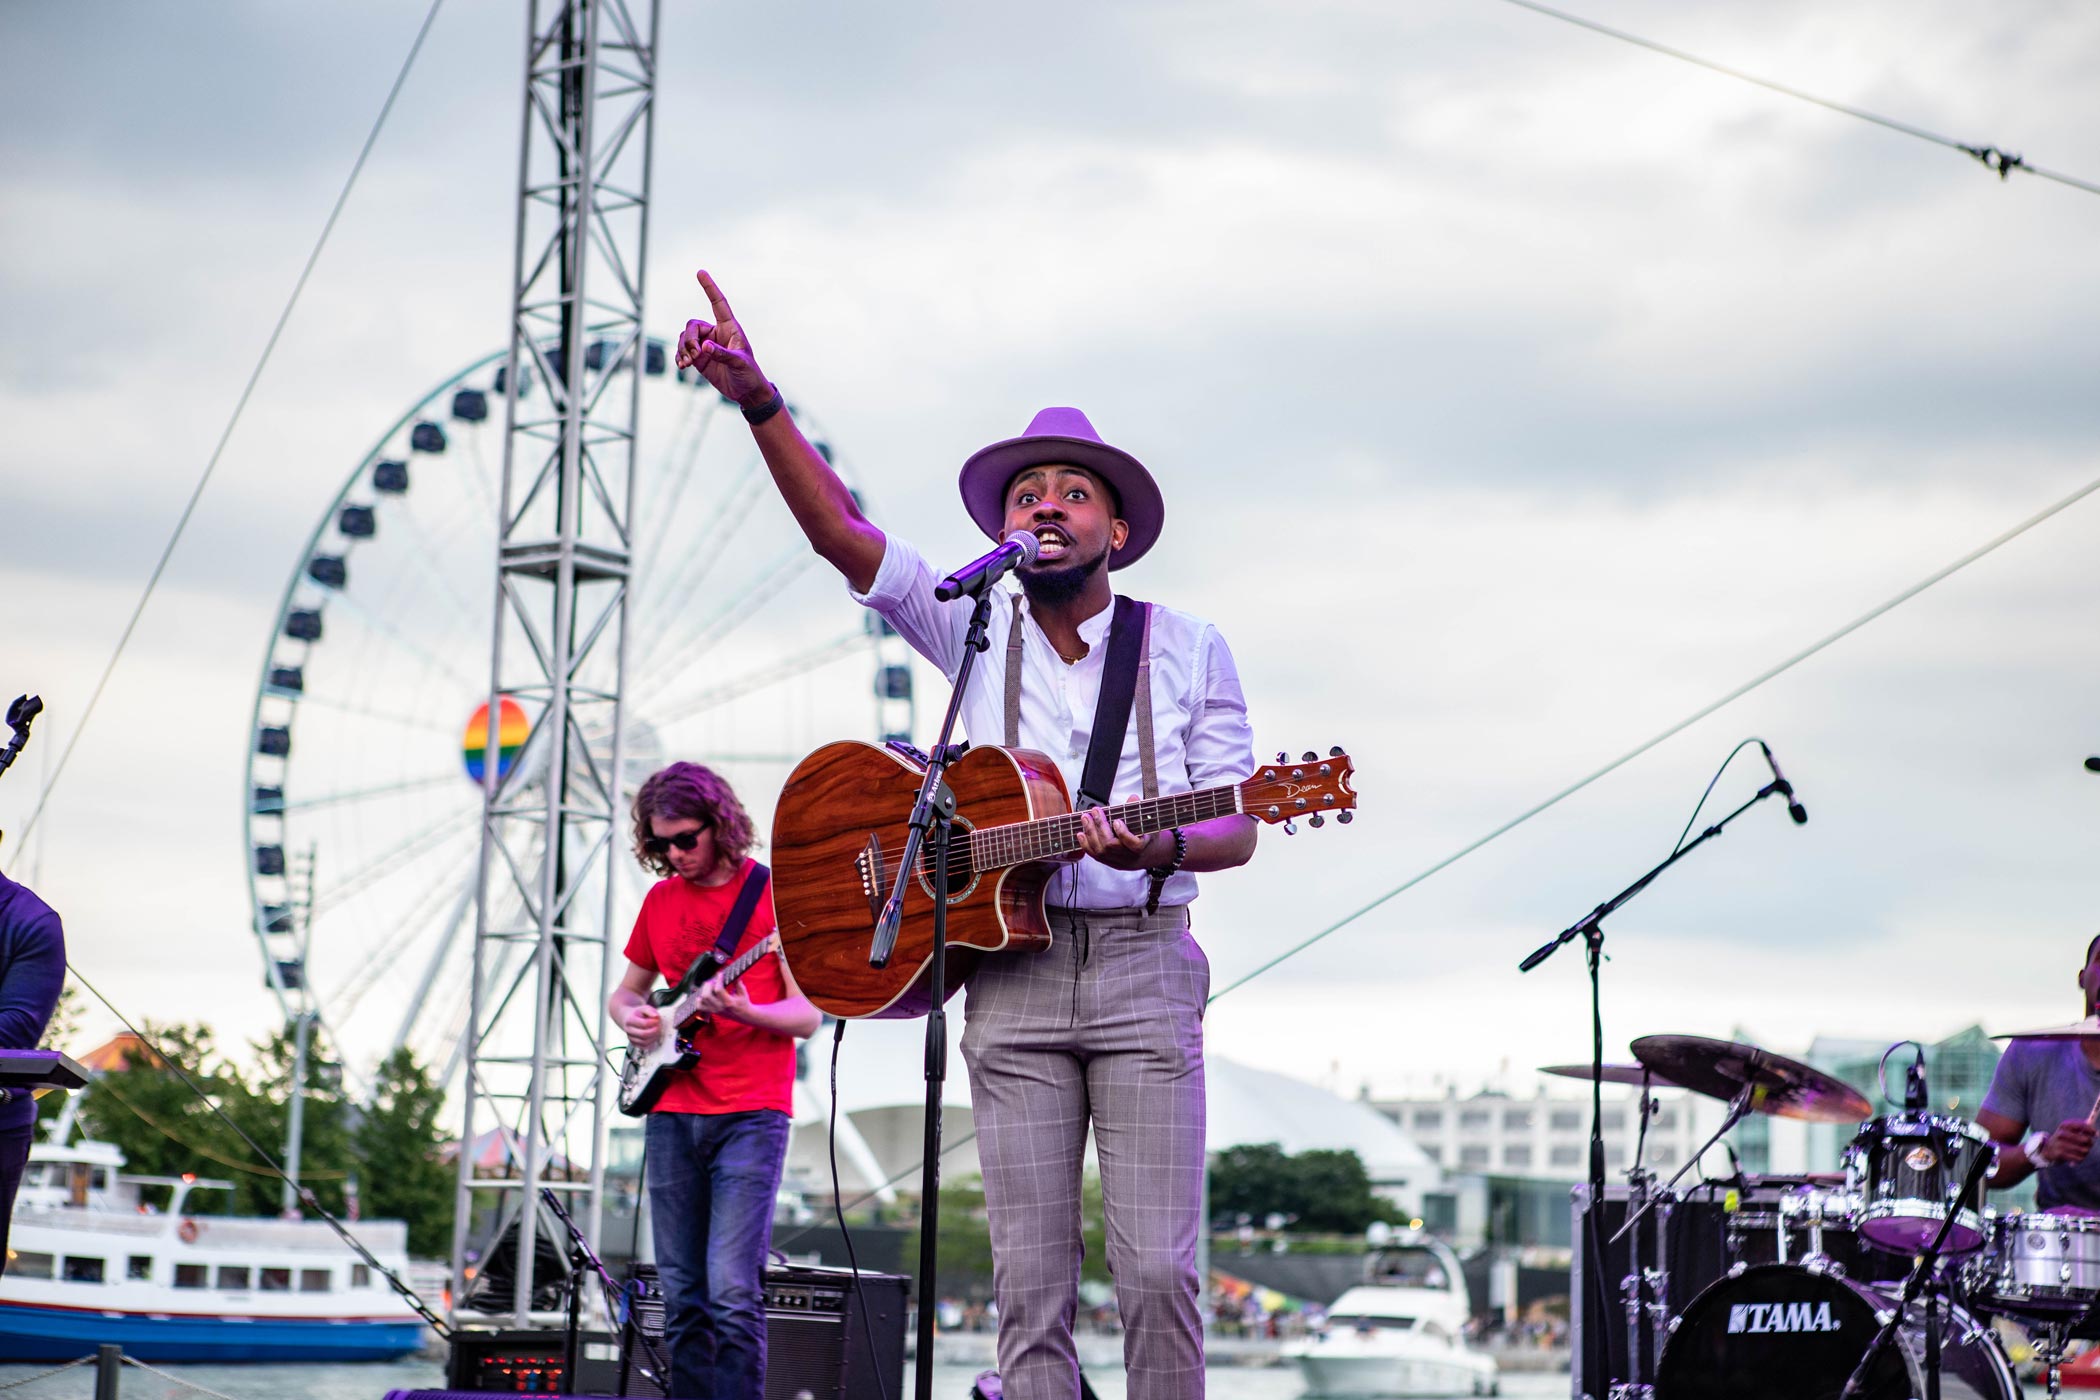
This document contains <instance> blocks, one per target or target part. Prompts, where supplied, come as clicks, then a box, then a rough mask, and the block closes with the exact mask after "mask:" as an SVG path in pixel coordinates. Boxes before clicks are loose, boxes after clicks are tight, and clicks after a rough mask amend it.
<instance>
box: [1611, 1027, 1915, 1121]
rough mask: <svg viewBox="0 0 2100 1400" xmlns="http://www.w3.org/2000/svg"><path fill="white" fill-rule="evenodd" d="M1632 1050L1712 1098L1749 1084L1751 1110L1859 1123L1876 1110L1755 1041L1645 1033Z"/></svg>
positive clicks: (1847, 1088) (1837, 1082)
mask: <svg viewBox="0 0 2100 1400" xmlns="http://www.w3.org/2000/svg"><path fill="white" fill-rule="evenodd" d="M1633 1056H1634V1058H1635V1059H1637V1060H1639V1061H1640V1062H1641V1063H1642V1064H1644V1065H1646V1066H1648V1067H1649V1068H1650V1069H1652V1070H1654V1071H1655V1072H1656V1073H1657V1074H1660V1075H1663V1076H1664V1077H1665V1078H1668V1079H1671V1080H1674V1081H1675V1082H1677V1083H1679V1084H1681V1085H1683V1086H1684V1087H1685V1088H1687V1089H1690V1090H1691V1091H1692V1092H1693V1093H1696V1094H1704V1095H1706V1096H1707V1097H1708V1098H1713V1099H1721V1100H1724V1101H1731V1100H1733V1099H1734V1098H1735V1097H1736V1096H1737V1095H1738V1094H1740V1093H1742V1092H1743V1091H1744V1090H1745V1089H1748V1090H1750V1091H1751V1094H1750V1111H1751V1112H1752V1113H1763V1114H1767V1115H1769V1116H1771V1117H1774V1118H1795V1119H1799V1120H1800V1121H1801V1122H1804V1123H1857V1122H1859V1121H1861V1120H1862V1119H1865V1118H1868V1117H1870V1116H1871V1115H1872V1114H1873V1112H1874V1106H1873V1105H1872V1104H1871V1103H1869V1102H1867V1096H1866V1095H1865V1094H1862V1093H1860V1092H1859V1090H1857V1089H1855V1088H1853V1087H1852V1086H1851V1085H1850V1084H1847V1083H1845V1082H1844V1081H1843V1080H1841V1079H1837V1078H1834V1077H1833V1076H1831V1075H1828V1074H1825V1073H1824V1072H1823V1071H1822V1070H1819V1069H1817V1068H1815V1067H1814V1066H1812V1065H1804V1064H1802V1063H1801V1062H1800V1061H1799V1060H1790V1059H1788V1058H1787V1057H1786V1056H1784V1055H1775V1054H1773V1053H1772V1052H1771V1051H1769V1050H1760V1049H1758V1048H1757V1047H1756V1046H1755V1045H1744V1044H1741V1043H1739V1042H1737V1041H1733V1040H1709V1039H1707V1038H1706V1037H1705V1036H1701V1035H1644V1036H1642V1037H1641V1038H1640V1039H1639V1040H1636V1041H1634V1042H1633Z"/></svg>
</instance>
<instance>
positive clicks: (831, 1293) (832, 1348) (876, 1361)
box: [585, 1264, 911, 1400]
mask: <svg viewBox="0 0 2100 1400" xmlns="http://www.w3.org/2000/svg"><path fill="white" fill-rule="evenodd" d="M630 1279H631V1280H632V1282H633V1283H634V1284H638V1285H640V1287H639V1288H636V1289H635V1290H634V1291H635V1293H636V1294H637V1296H636V1298H635V1302H634V1308H633V1315H632V1317H631V1319H630V1322H629V1327H628V1332H627V1333H626V1334H625V1335H623V1338H622V1343H623V1345H622V1357H623V1361H622V1367H621V1370H622V1373H623V1376H624V1381H623V1384H624V1387H625V1388H624V1389H619V1390H617V1391H615V1392H614V1393H617V1394H623V1395H653V1396H660V1395H663V1394H664V1393H665V1392H664V1391H663V1390H662V1389H661V1388H660V1387H658V1386H656V1385H655V1384H654V1383H653V1382H652V1381H651V1379H650V1378H649V1377H648V1376H647V1375H644V1374H643V1372H642V1369H641V1368H642V1367H644V1366H647V1365H648V1363H649V1355H648V1352H647V1350H646V1349H645V1348H644V1347H643V1345H642V1343H641V1341H640V1340H639V1339H638V1338H637V1337H636V1336H635V1335H634V1334H635V1333H639V1334H640V1336H641V1337H646V1338H647V1339H648V1340H649V1341H650V1342H652V1343H654V1344H655V1345H656V1347H657V1349H658V1350H659V1351H660V1352H662V1353H663V1355H664V1359H665V1360H666V1361H667V1362H668V1361H669V1359H670V1352H669V1348H668V1347H666V1346H665V1345H664V1342H663V1332H664V1300H663V1295H662V1294H661V1293H660V1292H659V1291H658V1290H657V1284H656V1270H655V1268H654V1267H652V1266H650V1265H647V1264H642V1265H637V1266H636V1267H635V1270H634V1272H633V1273H632V1274H631V1275H630ZM765 1286H766V1400H903V1388H904V1320H905V1303H906V1298H907V1297H908V1295H909V1292H910V1287H911V1280H909V1279H907V1278H904V1277H902V1276H901V1275H897V1274H871V1273H863V1274H861V1276H860V1288H859V1291H858V1292H856V1291H855V1289H854V1283H853V1274H852V1271H851V1270H848V1269H828V1268H820V1267H815V1266H810V1265H799V1264H787V1265H776V1266H774V1267H772V1268H769V1269H767V1270H766V1285H765ZM863 1298H864V1299H865V1300H866V1308H865V1310H863V1307H862V1299H863ZM652 1369H653V1368H652ZM585 1374H586V1376H587V1377H589V1378H591V1379H595V1376H592V1374H591V1371H590V1370H589V1369H588V1368H586V1369H585Z"/></svg>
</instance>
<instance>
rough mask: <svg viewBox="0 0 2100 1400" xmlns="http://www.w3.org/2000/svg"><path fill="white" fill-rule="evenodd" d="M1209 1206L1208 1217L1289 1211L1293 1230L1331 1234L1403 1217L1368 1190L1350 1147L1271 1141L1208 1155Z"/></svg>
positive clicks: (1367, 1179)
mask: <svg viewBox="0 0 2100 1400" xmlns="http://www.w3.org/2000/svg"><path fill="white" fill-rule="evenodd" d="M1210 1210H1211V1215H1212V1217H1213V1218H1216V1217H1219V1216H1235V1215H1248V1216H1251V1217H1253V1218H1254V1219H1255V1220H1256V1221H1261V1220H1264V1219H1266V1218H1267V1217H1268V1216H1270V1215H1285V1216H1295V1217H1296V1219H1295V1220H1294V1221H1293V1222H1292V1223H1293V1224H1294V1225H1295V1226H1296V1227H1297V1228H1298V1229H1301V1230H1305V1231H1318V1232H1332V1233H1337V1234H1354V1233H1356V1232H1357V1231H1360V1230H1362V1229H1364V1228H1365V1227H1366V1226H1368V1225H1369V1224H1371V1222H1373V1221H1375V1220H1384V1221H1387V1222H1395V1221H1399V1220H1401V1219H1404V1218H1405V1217H1403V1216H1402V1215H1401V1213H1400V1211H1399V1209H1398V1208H1397V1207H1395V1206H1394V1205H1393V1204H1392V1203H1391V1202H1389V1201H1386V1200H1383V1199H1381V1198H1380V1197H1379V1196H1378V1195H1377V1193H1375V1192H1374V1191H1372V1189H1371V1178H1370V1174H1369V1173H1368V1172H1366V1171H1365V1170H1364V1164H1363V1159H1362V1158H1360V1157H1358V1156H1357V1155H1356V1154H1355V1153H1354V1152H1352V1151H1349V1150H1347V1149H1342V1150H1339V1151H1335V1150H1329V1149H1324V1148H1315V1149H1313V1150H1311V1151H1308V1152H1300V1153H1298V1154H1297V1155H1296V1156H1292V1155H1291V1154H1289V1153H1287V1152H1285V1151H1284V1150H1283V1148H1282V1146H1281V1145H1280V1144H1278V1143H1273V1142H1264V1143H1257V1144H1253V1145H1251V1146H1243V1147H1230V1148H1227V1149H1226V1150H1225V1151H1223V1152H1220V1153H1218V1154H1217V1156H1215V1157H1214V1158H1212V1159H1211V1166H1210Z"/></svg>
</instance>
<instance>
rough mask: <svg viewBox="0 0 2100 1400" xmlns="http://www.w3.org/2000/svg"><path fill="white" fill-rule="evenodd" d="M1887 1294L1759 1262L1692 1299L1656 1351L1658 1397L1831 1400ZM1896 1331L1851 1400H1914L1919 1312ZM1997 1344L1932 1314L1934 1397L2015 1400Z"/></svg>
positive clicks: (1887, 1304) (1919, 1375) (1919, 1387)
mask: <svg viewBox="0 0 2100 1400" xmlns="http://www.w3.org/2000/svg"><path fill="white" fill-rule="evenodd" d="M1894 1306H1895V1298H1894V1296H1893V1295H1884V1294H1881V1293H1877V1292H1875V1291H1874V1290H1873V1289H1871V1288H1868V1287H1866V1286H1865V1285H1864V1284H1858V1283H1854V1282H1852V1281H1851V1280H1850V1279H1846V1278H1840V1277H1837V1276H1835V1275H1832V1274H1829V1273H1815V1272H1811V1271H1809V1270H1808V1269H1805V1268H1802V1267H1801V1266H1800V1265H1798V1264H1760V1265H1757V1266H1756V1267H1754V1268H1749V1269H1745V1270H1743V1271H1742V1272H1741V1273H1739V1274H1736V1275H1733V1276H1732V1277H1729V1278H1724V1279H1722V1280H1721V1281H1720V1282H1719V1283H1716V1284H1714V1285H1713V1286H1712V1287H1711V1288H1708V1289H1707V1290H1706V1291H1705V1292H1704V1293H1701V1294H1700V1295H1699V1296H1698V1297H1696V1298H1694V1299H1693V1300H1692V1302H1691V1306H1689V1307H1687V1308H1686V1309H1685V1310H1684V1314H1683V1316H1682V1317H1680V1318H1679V1319H1678V1321H1677V1324H1676V1328H1675V1330H1674V1331H1672V1332H1671V1334H1670V1340H1669V1341H1668V1342H1666V1343H1664V1345H1663V1354H1662V1364H1661V1365H1660V1366H1658V1367H1657V1368H1656V1374H1655V1382H1656V1384H1655V1393H1656V1395H1657V1397H1658V1400H1838V1397H1839V1395H1840V1394H1841V1393H1842V1392H1843V1391H1844V1389H1845V1382H1846V1381H1847V1380H1848V1379H1850V1377H1851V1375H1852V1368H1853V1367H1854V1366H1856V1365H1858V1364H1859V1360H1860V1358H1861V1357H1863V1356H1865V1355H1866V1354H1867V1348H1868V1347H1869V1346H1870V1345H1872V1343H1873V1341H1874V1334H1875V1333H1876V1332H1878V1331H1880V1330H1881V1324H1880V1323H1879V1322H1878V1321H1876V1319H1875V1316H1874V1315H1875V1313H1876V1312H1877V1311H1879V1310H1881V1309H1886V1308H1891V1307H1894ZM1911 1313H1912V1316H1913V1317H1915V1318H1916V1322H1915V1324H1914V1325H1913V1324H1912V1323H1911V1322H1909V1321H1906V1323H1905V1325H1904V1326H1902V1327H1900V1328H1898V1329H1897V1332H1896V1339H1895V1341H1894V1343H1893V1344H1891V1345H1890V1347H1889V1348H1888V1349H1887V1350H1886V1351H1884V1352H1883V1353H1882V1354H1881V1359H1880V1360H1879V1361H1878V1362H1876V1363H1875V1366H1874V1369H1873V1371H1872V1372H1870V1373H1869V1375H1868V1377H1867V1382H1866V1384H1865V1385H1864V1386H1863V1387H1862V1388H1861V1389H1860V1391H1859V1392H1858V1395H1859V1400H1911V1397H1912V1396H1918V1395H1924V1394H1926V1393H1927V1391H1926V1388H1925V1325H1924V1311H1923V1309H1922V1308H1918V1307H1914V1308H1912V1309H1911ZM2019 1394H2020V1389H2019V1386H2018V1385H2017V1384H2016V1383H2015V1382H2014V1380H2013V1374H2012V1367H2011V1366H2010V1365H2008V1364H2007V1362H2006V1359H2005V1353H2004V1352H2003V1351H2002V1350H2001V1349H2000V1348H1999V1346H1998V1338H1997V1336H1996V1335H1995V1334H1994V1333H1992V1332H1991V1331H1990V1330H1989V1329H1987V1328H1984V1327H1981V1326H1979V1325H1978V1324H1977V1323H1976V1322H1975V1321H1974V1320H1973V1319H1972V1318H1971V1317H1970V1315H1969V1314H1968V1313H1967V1312H1966V1311H1965V1310H1963V1309H1961V1308H1958V1307H1955V1306H1953V1305H1952V1304H1948V1305H1947V1307H1946V1309H1945V1310H1944V1311H1943V1312H1942V1313H1941V1315H1940V1395H1941V1397H1942V1400H2018V1397H2019Z"/></svg>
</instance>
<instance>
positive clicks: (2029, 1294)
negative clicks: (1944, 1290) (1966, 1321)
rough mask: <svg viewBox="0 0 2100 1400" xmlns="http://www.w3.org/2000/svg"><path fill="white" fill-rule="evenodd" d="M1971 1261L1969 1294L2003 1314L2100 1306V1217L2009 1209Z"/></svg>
mask: <svg viewBox="0 0 2100 1400" xmlns="http://www.w3.org/2000/svg"><path fill="white" fill-rule="evenodd" d="M1990 1224H1991V1241H1990V1248H1989V1249H1988V1250H1986V1251H1985V1252H1984V1254H1983V1255H1982V1256H1981V1257H1980V1258H1977V1259H1973V1260H1971V1261H1969V1265H1968V1268H1967V1270H1966V1273H1965V1278H1966V1281H1967V1284H1968V1289H1969V1296H1970V1297H1972V1298H1974V1299H1976V1300H1978V1301H1979V1302H1981V1303H1983V1304H1985V1305H1987V1306H1989V1307H1992V1308H1996V1309H1999V1310H2002V1311H2004V1312H2009V1313H2019V1314H2022V1315H2035V1316H2042V1317H2048V1316H2056V1315H2065V1314H2068V1315H2073V1316H2075V1315H2077V1314H2079V1313H2083V1312H2084V1311H2086V1309H2088V1308H2090V1307H2092V1306H2093V1304H2095V1303H2100V1219H2093V1218H2091V1217H2087V1216H2079V1215H2051V1214H2048V1213H2046V1212H2025V1211H2017V1210H2015V1211H2008V1212H2007V1213H2006V1214H2004V1215H1993V1216H1992V1217H1991V1222H1990Z"/></svg>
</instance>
